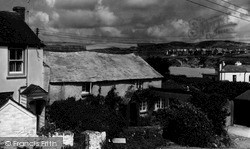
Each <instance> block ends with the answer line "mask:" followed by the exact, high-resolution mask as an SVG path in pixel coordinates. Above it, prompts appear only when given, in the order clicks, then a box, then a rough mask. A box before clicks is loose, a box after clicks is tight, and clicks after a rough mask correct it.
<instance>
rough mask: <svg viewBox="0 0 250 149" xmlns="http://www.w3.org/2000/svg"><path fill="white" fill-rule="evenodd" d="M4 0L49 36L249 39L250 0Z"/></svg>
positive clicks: (134, 39) (3, 4)
mask: <svg viewBox="0 0 250 149" xmlns="http://www.w3.org/2000/svg"><path fill="white" fill-rule="evenodd" d="M190 1H191V2H190ZM0 2H1V5H0V9H1V10H4V11H11V10H12V7H13V6H17V5H19V6H25V7H26V9H27V11H28V12H27V13H26V21H27V23H28V24H29V25H30V26H31V27H32V28H35V27H38V28H40V33H41V36H42V38H43V39H44V40H46V39H47V40H52V38H53V39H58V40H59V39H65V40H78V41H81V40H84V41H86V42H89V41H91V40H92V41H93V42H98V41H99V42H109V41H112V40H113V41H117V42H128V43H131V42H169V41H188V42H193V41H200V40H207V39H228V40H238V41H247V42H248V40H249V41H250V38H249V37H250V14H249V13H248V10H250V8H249V7H250V1H249V0H189V1H188V0H0ZM207 7H209V8H207ZM212 9H214V10H212ZM216 10H217V11H216Z"/></svg>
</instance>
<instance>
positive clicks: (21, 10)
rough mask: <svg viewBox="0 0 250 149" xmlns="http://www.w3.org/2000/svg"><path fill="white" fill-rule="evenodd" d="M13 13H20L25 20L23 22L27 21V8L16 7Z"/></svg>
mask: <svg viewBox="0 0 250 149" xmlns="http://www.w3.org/2000/svg"><path fill="white" fill-rule="evenodd" d="M13 11H15V12H16V13H18V14H19V15H20V16H21V18H22V19H23V21H25V7H21V6H15V7H13Z"/></svg>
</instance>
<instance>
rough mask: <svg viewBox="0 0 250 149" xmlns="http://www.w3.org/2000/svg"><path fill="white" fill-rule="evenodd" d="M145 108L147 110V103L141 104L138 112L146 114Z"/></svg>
mask: <svg viewBox="0 0 250 149" xmlns="http://www.w3.org/2000/svg"><path fill="white" fill-rule="evenodd" d="M147 108H148V106H147V102H145V101H143V102H141V104H140V112H146V111H147Z"/></svg>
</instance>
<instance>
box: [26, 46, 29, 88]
mask: <svg viewBox="0 0 250 149" xmlns="http://www.w3.org/2000/svg"><path fill="white" fill-rule="evenodd" d="M26 51H27V53H26V55H27V60H26V73H27V74H26V86H28V83H29V82H28V79H29V68H28V67H29V46H27V48H26Z"/></svg>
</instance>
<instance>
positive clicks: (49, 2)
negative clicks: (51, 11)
mask: <svg viewBox="0 0 250 149" xmlns="http://www.w3.org/2000/svg"><path fill="white" fill-rule="evenodd" d="M45 2H46V4H47V5H48V6H49V7H54V5H55V2H56V0H45Z"/></svg>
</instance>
